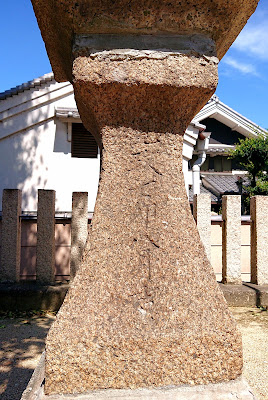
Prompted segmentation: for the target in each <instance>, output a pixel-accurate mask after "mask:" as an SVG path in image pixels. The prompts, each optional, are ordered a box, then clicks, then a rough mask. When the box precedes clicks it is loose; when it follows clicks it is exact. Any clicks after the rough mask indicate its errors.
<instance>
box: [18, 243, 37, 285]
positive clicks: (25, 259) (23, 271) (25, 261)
mask: <svg viewBox="0 0 268 400" xmlns="http://www.w3.org/2000/svg"><path fill="white" fill-rule="evenodd" d="M20 277H21V279H25V278H27V279H28V278H29V279H31V278H33V277H34V279H35V277H36V247H35V246H33V247H30V246H27V247H22V248H21V259H20Z"/></svg>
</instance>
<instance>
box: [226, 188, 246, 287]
mask: <svg viewBox="0 0 268 400" xmlns="http://www.w3.org/2000/svg"><path fill="white" fill-rule="evenodd" d="M222 221H223V224H222V281H223V282H224V283H231V284H235V285H239V284H241V282H242V280H241V196H240V195H233V196H222Z"/></svg>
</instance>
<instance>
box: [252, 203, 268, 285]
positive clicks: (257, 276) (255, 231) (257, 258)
mask: <svg viewBox="0 0 268 400" xmlns="http://www.w3.org/2000/svg"><path fill="white" fill-rule="evenodd" d="M267 210H268V196H254V197H252V198H251V199H250V215H251V282H252V283H256V284H257V285H267V284H268V266H267V260H268V213H267Z"/></svg>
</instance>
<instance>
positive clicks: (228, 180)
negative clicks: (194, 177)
mask: <svg viewBox="0 0 268 400" xmlns="http://www.w3.org/2000/svg"><path fill="white" fill-rule="evenodd" d="M201 176H202V185H203V186H204V187H205V188H206V189H208V190H209V191H210V192H212V193H214V194H215V195H216V196H217V197H219V196H221V195H223V194H225V193H233V194H239V184H238V177H239V175H233V174H228V175H227V174H226V175H225V174H207V175H202V173H201ZM243 179H244V180H245V182H244V184H245V183H246V182H247V181H248V178H246V177H243Z"/></svg>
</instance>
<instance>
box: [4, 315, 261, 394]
mask: <svg viewBox="0 0 268 400" xmlns="http://www.w3.org/2000/svg"><path fill="white" fill-rule="evenodd" d="M231 311H232V312H233V315H234V317H235V319H236V320H237V323H238V326H239V329H240V330H241V332H242V336H243V348H244V375H245V377H246V379H247V381H248V383H249V384H250V386H251V388H252V389H253V392H254V394H255V395H256V397H257V399H258V400H268V312H267V311H265V310H263V311H262V310H260V309H257V308H251V309H249V308H231ZM54 319H55V317H54V316H53V315H50V314H45V315H40V314H36V315H29V314H28V315H26V314H17V315H15V314H12V313H9V314H5V315H4V316H2V317H0V340H1V347H0V399H1V400H19V399H20V397H21V394H22V392H23V390H24V389H25V387H26V385H27V383H28V381H29V379H30V377H31V374H32V372H33V370H34V368H35V366H36V365H37V363H38V360H39V358H40V355H41V353H42V351H43V350H44V343H45V337H46V335H47V332H48V329H49V327H50V325H51V324H52V322H53V320H54ZM215 400H216V399H215Z"/></svg>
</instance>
